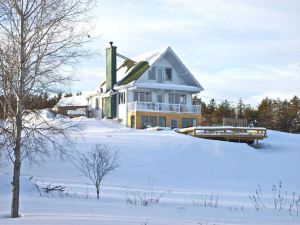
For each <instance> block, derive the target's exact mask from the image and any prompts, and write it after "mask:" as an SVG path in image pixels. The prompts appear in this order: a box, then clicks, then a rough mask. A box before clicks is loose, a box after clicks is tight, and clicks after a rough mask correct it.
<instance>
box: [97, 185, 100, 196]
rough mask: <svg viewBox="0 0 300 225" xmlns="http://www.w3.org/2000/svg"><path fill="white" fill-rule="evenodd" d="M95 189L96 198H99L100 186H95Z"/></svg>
mask: <svg viewBox="0 0 300 225" xmlns="http://www.w3.org/2000/svg"><path fill="white" fill-rule="evenodd" d="M96 189H97V199H99V193H100V187H99V186H97V187H96Z"/></svg>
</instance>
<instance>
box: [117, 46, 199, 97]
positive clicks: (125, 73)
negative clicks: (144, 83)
mask: <svg viewBox="0 0 300 225" xmlns="http://www.w3.org/2000/svg"><path fill="white" fill-rule="evenodd" d="M163 56H165V57H166V59H167V60H168V61H170V63H172V65H173V66H174V69H176V70H177V72H178V73H179V76H181V78H182V79H183V80H185V81H186V83H187V84H188V86H195V87H198V90H197V91H198V92H199V91H202V90H203V87H202V86H201V85H200V84H199V82H198V81H197V80H196V79H195V77H194V76H193V75H192V73H191V72H190V71H189V70H188V69H187V68H186V66H185V65H184V64H183V63H182V62H181V60H180V59H179V58H178V56H177V55H176V54H175V52H174V51H173V50H172V49H171V48H170V47H167V48H160V49H157V50H154V51H151V52H149V53H144V54H141V55H138V56H136V57H132V58H131V59H132V60H133V61H135V62H136V65H135V66H133V67H131V68H130V69H129V70H128V68H127V67H121V68H119V70H118V72H117V78H118V82H117V84H116V85H115V88H116V89H118V88H117V86H119V87H121V86H127V85H128V84H129V83H130V82H132V81H136V80H138V79H139V78H140V76H142V75H143V74H144V72H146V71H147V70H148V69H149V68H150V67H151V66H152V65H153V64H154V63H155V62H156V61H158V60H159V59H160V58H161V57H163ZM120 78H121V79H120ZM119 79H120V80H119ZM133 84H134V83H133Z"/></svg>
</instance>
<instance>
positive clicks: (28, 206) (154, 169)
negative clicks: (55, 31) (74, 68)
mask: <svg viewBox="0 0 300 225" xmlns="http://www.w3.org/2000/svg"><path fill="white" fill-rule="evenodd" d="M60 120H64V119H63V118H60ZM68 121H70V120H68ZM71 121H72V123H76V124H77V125H78V126H79V127H80V128H81V131H80V132H75V131H72V133H71V137H72V140H73V145H72V150H73V152H74V153H73V156H74V157H73V158H76V154H75V152H76V151H79V152H81V153H83V152H86V151H89V150H90V149H91V148H93V146H94V145H95V144H106V145H108V146H109V147H110V148H112V149H114V150H117V151H118V152H119V155H120V162H121V166H120V167H119V168H118V169H117V170H116V171H115V172H113V173H112V174H111V175H110V176H108V177H107V178H106V179H105V180H104V182H103V185H102V188H101V193H100V195H101V197H100V200H96V199H95V193H94V192H95V191H94V189H93V186H92V185H91V183H90V181H89V180H87V179H86V178H85V177H84V176H82V175H81V174H80V172H79V171H78V170H77V169H76V167H75V166H74V159H71V158H66V159H64V160H61V159H59V158H58V157H57V156H53V157H51V158H50V159H47V160H45V161H41V162H40V163H39V164H33V163H30V162H24V164H23V168H22V169H23V170H22V191H21V210H20V211H21V214H22V217H21V218H18V219H9V218H6V216H7V215H8V214H9V211H10V209H9V203H10V188H11V185H10V181H11V169H10V167H11V165H10V164H9V163H8V162H7V161H6V160H4V159H3V160H2V162H1V164H0V224H1V225H4V224H10V225H11V224H22V225H24V224H30V225H31V224H37V225H41V224H55V225H58V224H75V225H77V224H78V225H79V224H80V225H81V224H87V225H89V224H97V225H98V224H101V225H119V224H120V225H121V224H122V225H123V224H125V225H126V224H137V225H139V224H148V225H152V224H153V225H160V224H161V225H165V224H172V225H177V224H178V225H181V224H194V225H197V224H201V223H202V224H206V223H207V224H208V225H210V224H218V225H219V224H227V225H228V224H299V223H300V215H299V216H297V215H295V214H296V208H295V206H294V208H293V211H292V213H294V215H293V216H291V215H290V213H289V211H288V208H289V203H290V202H291V200H292V199H291V198H292V193H293V192H295V193H296V196H299V195H300V190H299V187H300V151H299V146H300V135H297V134H287V133H282V132H276V131H268V138H267V139H265V140H264V141H262V142H260V148H259V149H256V148H253V147H251V146H249V145H247V144H240V143H231V142H222V141H213V140H206V139H200V138H194V137H191V136H188V135H183V134H178V133H176V132H174V131H172V130H162V131H151V130H135V129H131V128H127V127H124V126H123V125H121V124H120V123H118V122H117V121H113V120H96V119H87V118H84V117H82V118H76V119H72V120H71ZM29 178H30V180H29ZM280 181H281V182H282V193H283V196H284V199H285V201H284V202H285V205H284V209H283V210H281V211H278V210H274V209H273V208H274V203H273V195H272V187H273V185H276V187H277V188H278V186H279V182H280ZM33 183H38V184H40V185H44V186H45V185H46V184H48V183H51V184H53V185H54V184H58V185H64V186H65V187H66V189H67V192H68V196H67V197H66V196H64V197H62V196H54V197H52V196H43V197H40V196H39V194H38V192H37V191H36V190H35V189H34V188H33ZM151 185H152V186H153V192H151V190H149V189H150V188H149V186H151ZM258 185H259V186H260V187H261V191H262V197H261V199H262V201H263V203H264V204H265V206H266V208H263V209H260V210H259V211H256V210H255V209H254V206H253V204H252V203H251V201H250V198H249V196H252V195H255V191H256V189H258ZM285 191H287V197H286V194H285ZM126 193H127V195H126ZM128 193H129V194H128ZM159 194H163V197H162V198H161V199H160V200H161V201H160V204H159V205H153V206H148V207H145V206H140V205H129V204H127V203H126V196H127V197H128V196H138V195H149V196H150V195H156V196H157V195H159ZM211 198H212V200H210V199H211ZM216 199H218V200H217V207H216V208H214V207H204V206H203V204H204V203H205V202H206V203H210V202H213V203H214V204H215V203H216ZM299 213H300V212H299ZM146 221H147V222H146Z"/></svg>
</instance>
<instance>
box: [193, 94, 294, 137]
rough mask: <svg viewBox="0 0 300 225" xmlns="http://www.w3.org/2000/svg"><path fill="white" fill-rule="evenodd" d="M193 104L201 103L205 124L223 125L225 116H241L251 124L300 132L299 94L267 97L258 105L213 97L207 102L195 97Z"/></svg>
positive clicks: (240, 100)
mask: <svg viewBox="0 0 300 225" xmlns="http://www.w3.org/2000/svg"><path fill="white" fill-rule="evenodd" d="M193 104H196V105H201V112H202V115H203V120H204V124H205V125H209V126H210V125H221V124H222V122H223V118H240V119H247V122H248V125H250V126H254V127H265V128H267V129H271V130H278V131H284V132H290V133H300V99H299V97H297V96H294V97H293V98H292V99H290V100H286V99H284V100H281V99H270V98H268V97H266V98H264V99H263V100H262V101H261V102H260V103H259V104H258V105H257V106H256V107H253V106H251V105H248V104H244V102H243V100H242V99H239V101H238V102H237V103H236V104H232V103H231V102H229V101H228V100H226V99H225V100H224V101H221V103H219V104H217V103H216V100H215V99H211V100H210V102H209V103H208V104H206V103H205V102H204V101H202V100H201V98H197V97H194V98H193Z"/></svg>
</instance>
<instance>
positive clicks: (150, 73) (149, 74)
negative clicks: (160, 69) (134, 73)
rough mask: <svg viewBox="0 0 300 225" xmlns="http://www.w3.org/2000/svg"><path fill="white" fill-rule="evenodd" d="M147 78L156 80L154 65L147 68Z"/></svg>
mask: <svg viewBox="0 0 300 225" xmlns="http://www.w3.org/2000/svg"><path fill="white" fill-rule="evenodd" d="M148 80H156V74H155V67H154V68H152V69H150V70H149V72H148Z"/></svg>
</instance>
